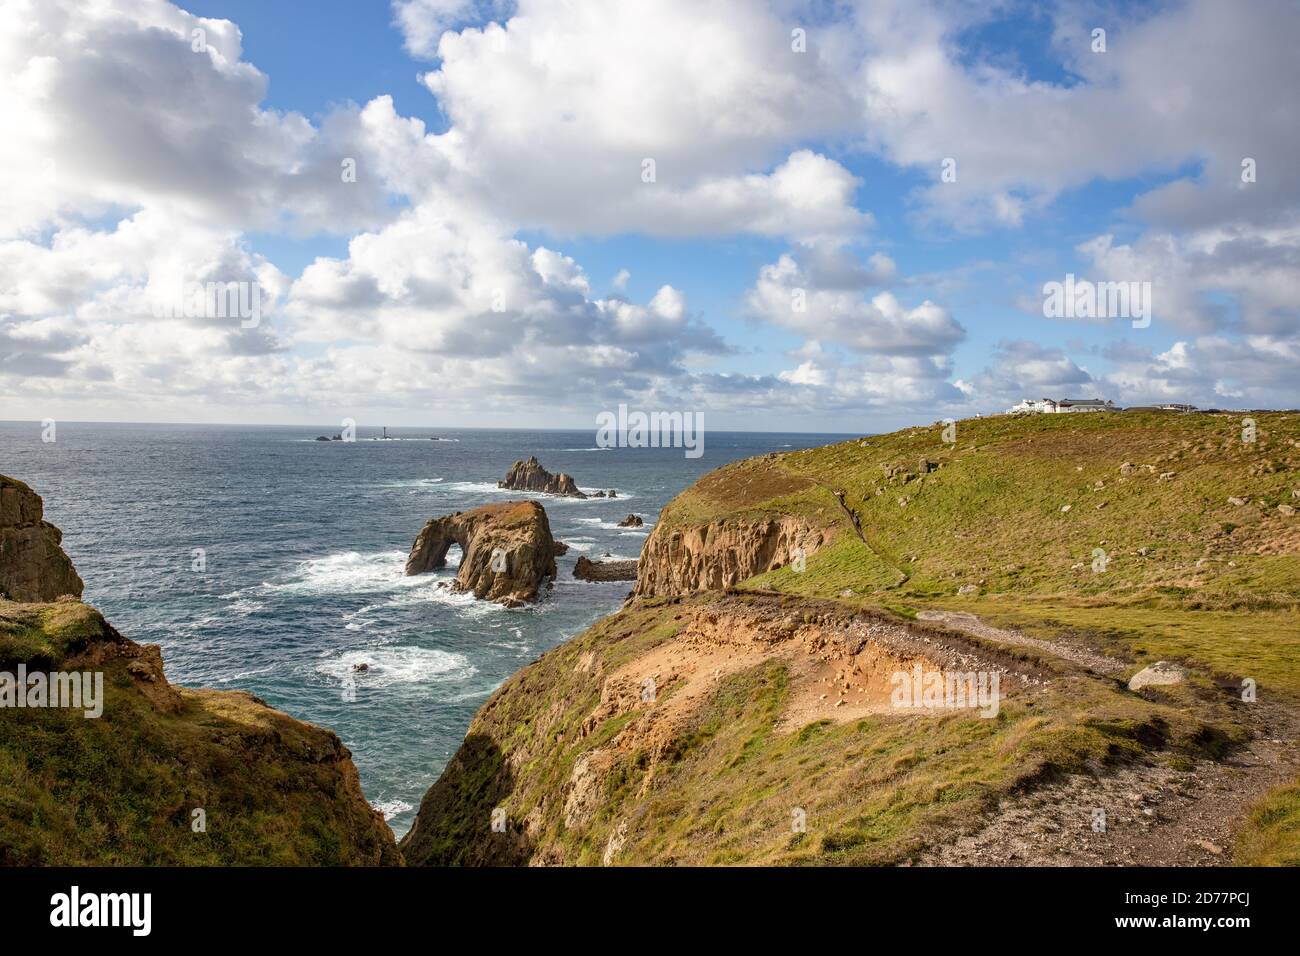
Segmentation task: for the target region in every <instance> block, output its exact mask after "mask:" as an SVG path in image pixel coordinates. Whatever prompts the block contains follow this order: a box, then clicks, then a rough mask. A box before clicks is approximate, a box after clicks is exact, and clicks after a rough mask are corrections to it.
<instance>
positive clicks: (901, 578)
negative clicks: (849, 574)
mask: <svg viewBox="0 0 1300 956" xmlns="http://www.w3.org/2000/svg"><path fill="white" fill-rule="evenodd" d="M812 480H813V481H814V482H816V483H817V484H818V485H820V486H821V487H823V488H825V489H826V490H827V491H829V492H830V493H831V495H832V496H834V498H835V501H836V503H837V504H838V505H839V506H840V510H841V511H843V512H844V516H845V517H846V518H848V519H849V524H850V525H851V526H852V527H853V532H854V534H856V535H857V536H858V540H859V541H861V542H862V543H863V544H864V545H865V546H866V548H867V550H868V551H870V552H871V553H872V554H874V555H875V556H876V560H877V561H879V562H880V563H881V564H883V565H884V566H885V567H887V568H889V570H891V571H893V572H894V573H895V574H897V575H898V580H897V581H895V582H894V583H893V584H890V585H888V588H890V589H892V588H898V587H902V586H903V585H904V584H906V583H907V582H908V581H910V580H911V579H912V575H911V572H909V571H905V570H903V569H902V568H900V567H899V566H898V565H896V564H894V562H892V561H890V560H889V559H888V558H887V557H885V553H884V552H883V551H881V550H880V549H879V548H877V547H876V546H875V545H874V544H872V543H871V542H870V541H868V540H867V534H866V532H865V531H863V530H862V516H861V515H859V514H858V513H857V512H856V511H855V510H854V509H852V508H850V507H849V506H848V504H847V503H846V502H845V500H844V492H843V491H841V490H840V489H838V488H836V487H835V486H834V485H830V484H827V483H826V482H824V481H822V480H820V479H818V478H813V479H812Z"/></svg>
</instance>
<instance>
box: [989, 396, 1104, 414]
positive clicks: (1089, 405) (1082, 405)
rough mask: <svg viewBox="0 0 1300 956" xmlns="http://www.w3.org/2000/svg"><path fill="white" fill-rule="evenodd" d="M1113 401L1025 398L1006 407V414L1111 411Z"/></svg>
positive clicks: (1102, 399) (1101, 399)
mask: <svg viewBox="0 0 1300 956" xmlns="http://www.w3.org/2000/svg"><path fill="white" fill-rule="evenodd" d="M1117 410H1118V409H1116V407H1115V403H1114V402H1112V401H1111V400H1110V399H1104V398H1062V399H1060V400H1059V401H1054V400H1052V399H1050V398H1039V399H1032V398H1025V399H1021V400H1020V402H1018V403H1017V404H1015V405H1012V406H1011V407H1010V408H1008V409H1007V414H1008V415H1024V414H1031V415H1059V414H1063V413H1066V412H1113V411H1117Z"/></svg>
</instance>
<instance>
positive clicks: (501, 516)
mask: <svg viewBox="0 0 1300 956" xmlns="http://www.w3.org/2000/svg"><path fill="white" fill-rule="evenodd" d="M453 544H458V545H460V549H461V551H462V552H463V554H464V556H463V557H462V558H461V562H460V570H459V571H458V572H457V573H456V580H455V581H454V582H453V584H452V586H453V587H454V588H455V589H456V590H458V591H469V592H472V593H473V595H474V596H475V597H477V598H485V599H487V600H490V601H497V602H500V603H501V604H505V605H506V606H507V607H515V606H517V605H519V604H521V603H523V602H524V601H533V600H536V599H537V594H538V591H539V590H540V589H541V587H542V584H543V582H545V581H547V580H548V579H549V580H550V581H551V582H553V581H554V580H555V573H556V572H555V539H554V538H552V537H551V525H550V522H549V521H547V519H546V511H545V509H543V508H542V506H541V505H539V504H538V503H537V502H535V501H508V502H505V503H503V504H492V505H484V506H483V507H481V508H475V509H473V510H472V511H458V512H456V513H455V514H452V515H444V516H443V517H440V518H432V519H430V520H429V522H428V523H427V524H426V525H425V526H424V527H423V528H422V529H421V530H420V534H419V535H418V536H417V537H416V539H415V543H414V544H413V545H412V546H411V553H410V555H409V556H408V557H407V559H406V573H407V574H408V575H410V574H423V573H425V572H426V571H432V570H434V569H435V568H441V567H444V566H445V565H446V563H447V561H446V558H447V551H448V550H449V549H450V548H451V546H452V545H453Z"/></svg>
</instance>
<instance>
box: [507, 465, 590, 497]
mask: <svg viewBox="0 0 1300 956" xmlns="http://www.w3.org/2000/svg"><path fill="white" fill-rule="evenodd" d="M497 487H498V488H509V489H510V490H511V491H537V492H541V493H543V494H548V495H563V496H564V497H566V498H585V497H587V496H586V495H585V494H583V493H582V492H581V491H579V490H578V485H577V483H576V482H575V481H574V480H573V479H572V478H571V477H569V476H568V475H566V474H565V473H564V472H560V473H559V474H558V475H553V474H551V473H550V472H549V471H547V470H546V469H545V468H543V467H542V465H541V462H539V461H538V460H537V459H536V458H535V457H529V459H528V460H527V461H517V462H515V463H514V465H513V466H512V467H511V468H510V470H509V471H508V472H506V477H505V480H504V481H498V482H497Z"/></svg>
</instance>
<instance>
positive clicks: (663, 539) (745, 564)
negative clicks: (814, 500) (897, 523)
mask: <svg viewBox="0 0 1300 956" xmlns="http://www.w3.org/2000/svg"><path fill="white" fill-rule="evenodd" d="M832 535H833V531H832V530H831V529H830V528H825V527H819V526H817V525H814V524H812V523H811V522H809V521H807V520H805V519H802V518H797V517H794V516H791V515H782V516H774V517H770V518H757V519H753V520H743V519H742V520H730V519H724V520H722V521H718V522H712V523H710V524H706V525H701V526H695V527H686V528H680V527H678V528H673V527H670V526H669V525H667V524H664V523H663V522H662V519H661V523H660V524H658V525H656V527H655V530H654V531H653V532H652V533H651V534H650V537H649V538H648V539H647V540H646V544H645V548H644V549H643V550H642V552H641V560H640V563H639V565H638V567H637V578H636V592H635V593H636V594H637V595H638V596H640V597H648V596H652V595H675V594H682V593H684V592H688V591H702V590H721V589H723V588H729V587H733V586H735V585H737V584H739V583H740V582H741V581H743V580H745V579H746V578H749V577H753V576H754V575H755V574H762V573H763V572H765V571H773V570H775V569H777V568H780V567H784V566H785V565H788V564H790V563H791V561H793V560H794V558H795V555H796V552H797V551H798V550H800V549H802V550H803V552H804V554H805V555H810V554H812V553H813V552H815V551H817V550H818V549H819V548H822V547H823V546H825V545H826V544H828V543H829V542H830V540H831V536H832Z"/></svg>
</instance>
